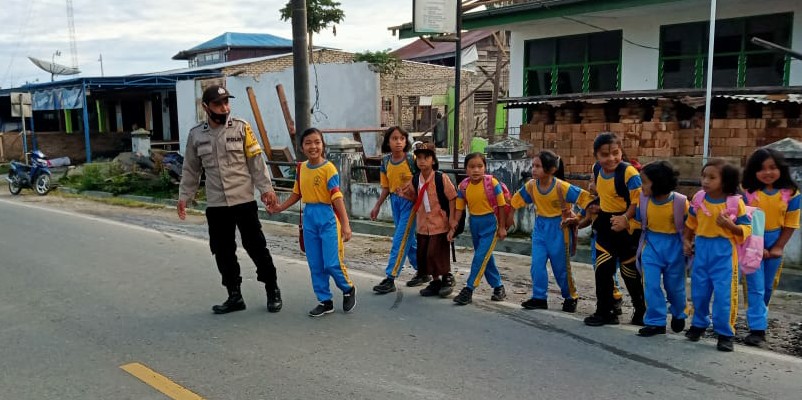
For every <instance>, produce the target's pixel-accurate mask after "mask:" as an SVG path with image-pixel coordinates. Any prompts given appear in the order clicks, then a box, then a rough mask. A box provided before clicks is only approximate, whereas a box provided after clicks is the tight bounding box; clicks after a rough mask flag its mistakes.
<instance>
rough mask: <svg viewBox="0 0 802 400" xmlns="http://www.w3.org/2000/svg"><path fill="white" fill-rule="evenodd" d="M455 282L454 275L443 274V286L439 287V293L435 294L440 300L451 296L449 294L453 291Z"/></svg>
mask: <svg viewBox="0 0 802 400" xmlns="http://www.w3.org/2000/svg"><path fill="white" fill-rule="evenodd" d="M455 284H456V282H455V281H454V275H451V274H450V273H449V274H445V276H443V284H442V285H440V291H439V292H437V294H438V295H440V297H442V298H446V297H448V296H450V295H451V292H453V291H454V285H455Z"/></svg>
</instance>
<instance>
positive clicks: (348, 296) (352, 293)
mask: <svg viewBox="0 0 802 400" xmlns="http://www.w3.org/2000/svg"><path fill="white" fill-rule="evenodd" d="M354 307H356V286H353V287H351V290H349V291H347V292H345V293H343V311H345V312H351V311H353V309H354Z"/></svg>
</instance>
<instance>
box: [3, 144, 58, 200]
mask: <svg viewBox="0 0 802 400" xmlns="http://www.w3.org/2000/svg"><path fill="white" fill-rule="evenodd" d="M28 154H30V156H31V165H28V164H25V163H21V162H17V161H12V162H11V169H10V170H9V171H8V176H7V177H6V180H7V181H8V191H9V192H11V194H13V195H17V194H19V193H20V192H21V191H22V189H33V191H34V192H36V194H38V195H39V196H44V195H46V194H47V193H48V192H49V191H50V189H51V177H52V174H51V173H50V168H48V164H47V157H45V155H44V153H42V152H41V151H39V150H35V151H33V152H31V153H28Z"/></svg>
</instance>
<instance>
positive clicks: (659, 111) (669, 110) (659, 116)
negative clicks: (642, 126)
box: [652, 100, 677, 122]
mask: <svg viewBox="0 0 802 400" xmlns="http://www.w3.org/2000/svg"><path fill="white" fill-rule="evenodd" d="M676 120H677V114H676V111H675V109H674V102H673V101H671V100H657V105H656V106H655V107H654V114H652V122H675V121H676Z"/></svg>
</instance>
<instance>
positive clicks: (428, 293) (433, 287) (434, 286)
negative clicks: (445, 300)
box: [420, 280, 443, 297]
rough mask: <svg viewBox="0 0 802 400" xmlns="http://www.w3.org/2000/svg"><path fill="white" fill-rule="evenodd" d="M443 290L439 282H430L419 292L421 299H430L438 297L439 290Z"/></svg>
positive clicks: (441, 283)
mask: <svg viewBox="0 0 802 400" xmlns="http://www.w3.org/2000/svg"><path fill="white" fill-rule="evenodd" d="M442 288H443V282H442V281H440V280H436V281H431V282H429V284H428V285H427V286H426V287H425V288H423V289H421V290H420V295H421V296H423V297H432V296H438V295H439V294H440V289H442Z"/></svg>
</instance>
